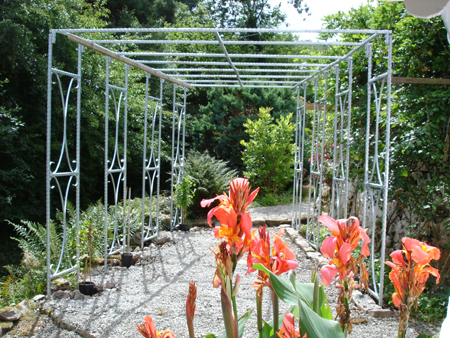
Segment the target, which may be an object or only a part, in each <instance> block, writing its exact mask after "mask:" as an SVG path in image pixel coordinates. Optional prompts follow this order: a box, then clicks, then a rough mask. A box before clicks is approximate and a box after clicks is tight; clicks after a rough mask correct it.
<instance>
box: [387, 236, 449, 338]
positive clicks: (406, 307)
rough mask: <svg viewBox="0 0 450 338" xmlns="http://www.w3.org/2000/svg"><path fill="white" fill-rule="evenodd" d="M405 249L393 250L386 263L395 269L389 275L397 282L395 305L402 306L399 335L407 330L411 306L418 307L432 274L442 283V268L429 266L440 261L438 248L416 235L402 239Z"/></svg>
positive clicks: (394, 296)
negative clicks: (440, 269) (389, 260)
mask: <svg viewBox="0 0 450 338" xmlns="http://www.w3.org/2000/svg"><path fill="white" fill-rule="evenodd" d="M402 243H403V249H402V250H396V251H394V252H393V253H392V254H391V255H390V256H391V258H392V262H384V263H385V264H386V265H388V266H390V267H391V268H392V270H391V272H390V273H389V278H390V279H391V281H392V283H393V284H394V288H395V293H393V294H392V300H393V301H394V305H395V306H396V307H398V308H399V309H400V314H399V317H400V321H399V328H398V337H402V336H403V332H404V331H405V330H406V327H407V324H408V320H409V316H410V313H411V309H412V308H413V306H415V307H416V309H417V301H418V299H419V296H420V294H421V293H422V291H423V290H424V289H425V283H426V282H427V280H428V277H429V276H430V274H431V275H433V276H435V277H436V284H438V283H439V279H440V275H439V271H438V270H437V269H435V268H433V267H431V266H430V262H431V260H433V259H434V260H439V259H440V256H441V253H440V251H439V249H438V248H435V247H433V246H430V245H427V244H426V243H423V242H419V241H418V240H416V239H413V238H407V237H406V238H403V239H402Z"/></svg>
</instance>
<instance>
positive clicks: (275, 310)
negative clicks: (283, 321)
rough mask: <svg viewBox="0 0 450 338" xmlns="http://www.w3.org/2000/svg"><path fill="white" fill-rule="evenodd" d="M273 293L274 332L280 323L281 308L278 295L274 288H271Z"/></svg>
mask: <svg viewBox="0 0 450 338" xmlns="http://www.w3.org/2000/svg"><path fill="white" fill-rule="evenodd" d="M270 291H271V295H272V311H273V332H274V333H275V332H277V331H278V329H279V328H280V325H279V309H278V295H277V294H276V293H275V291H274V290H272V289H271V290H270Z"/></svg>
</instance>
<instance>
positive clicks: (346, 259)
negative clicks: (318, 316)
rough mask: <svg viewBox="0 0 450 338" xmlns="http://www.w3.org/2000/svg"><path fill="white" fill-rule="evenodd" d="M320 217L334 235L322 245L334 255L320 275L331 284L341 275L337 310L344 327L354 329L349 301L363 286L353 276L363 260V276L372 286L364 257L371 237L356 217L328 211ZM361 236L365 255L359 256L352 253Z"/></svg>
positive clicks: (349, 329)
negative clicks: (337, 215) (339, 216)
mask: <svg viewBox="0 0 450 338" xmlns="http://www.w3.org/2000/svg"><path fill="white" fill-rule="evenodd" d="M318 221H319V222H321V223H322V224H323V225H325V226H326V227H327V228H328V229H329V230H330V232H331V236H330V237H327V238H325V240H324V241H323V243H322V246H321V248H320V251H321V252H322V254H323V255H324V256H325V257H326V258H330V261H329V262H328V265H327V266H324V267H323V268H322V269H321V270H320V276H321V278H322V282H323V283H324V284H325V285H330V284H331V282H332V281H333V278H334V277H335V276H336V275H339V284H338V285H337V286H338V287H339V288H340V290H341V292H340V295H339V298H338V306H337V308H336V312H337V315H338V316H339V324H340V326H341V328H342V329H343V330H344V328H345V327H346V328H347V331H348V333H351V331H352V323H351V321H350V307H349V303H350V300H351V297H352V291H353V289H355V288H356V287H359V286H358V285H357V284H356V282H355V281H354V280H353V276H355V275H356V274H357V273H358V267H357V263H359V266H360V268H359V273H360V280H361V282H362V283H363V284H364V286H365V288H366V290H368V289H369V287H368V284H369V274H368V272H367V269H366V267H365V265H364V258H365V257H367V256H369V255H370V251H369V247H368V243H370V238H369V236H367V234H366V232H365V231H364V229H363V228H361V226H360V225H359V220H358V219H357V218H356V217H350V218H349V219H339V220H334V219H332V218H331V217H329V216H327V215H321V216H320V217H319V219H318ZM360 239H361V240H362V241H363V245H362V248H361V255H360V256H359V258H358V259H357V260H356V259H354V258H353V257H352V251H353V250H354V249H356V247H357V246H358V245H359V240H360Z"/></svg>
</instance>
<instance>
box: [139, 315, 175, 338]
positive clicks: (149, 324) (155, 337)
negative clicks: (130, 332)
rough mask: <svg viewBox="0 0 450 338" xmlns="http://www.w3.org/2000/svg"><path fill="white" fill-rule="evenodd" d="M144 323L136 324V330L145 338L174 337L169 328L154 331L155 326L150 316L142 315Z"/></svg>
mask: <svg viewBox="0 0 450 338" xmlns="http://www.w3.org/2000/svg"><path fill="white" fill-rule="evenodd" d="M144 320H145V323H142V324H141V325H137V330H138V332H139V333H140V334H142V335H143V336H144V337H145V338H175V335H174V334H173V332H172V331H171V330H165V331H159V332H158V333H156V326H155V324H153V318H152V317H151V316H145V317H144Z"/></svg>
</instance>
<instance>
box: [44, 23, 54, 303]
mask: <svg viewBox="0 0 450 338" xmlns="http://www.w3.org/2000/svg"><path fill="white" fill-rule="evenodd" d="M55 38H56V33H55V32H54V31H53V30H50V33H49V37H48V60H47V145H46V161H45V166H46V172H45V191H46V192H45V209H46V210H45V217H46V224H47V299H50V296H51V292H52V291H51V287H50V283H51V270H50V264H51V261H50V153H51V129H52V58H53V44H54V43H55Z"/></svg>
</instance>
